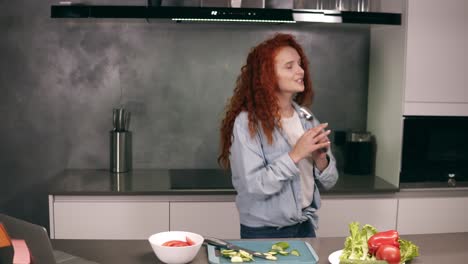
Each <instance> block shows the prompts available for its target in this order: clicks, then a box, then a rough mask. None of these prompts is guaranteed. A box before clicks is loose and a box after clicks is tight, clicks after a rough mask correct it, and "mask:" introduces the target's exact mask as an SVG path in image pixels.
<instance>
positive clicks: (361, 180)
mask: <svg viewBox="0 0 468 264" xmlns="http://www.w3.org/2000/svg"><path fill="white" fill-rule="evenodd" d="M398 190H399V189H398V187H396V186H394V185H392V184H390V183H388V182H386V181H385V180H383V179H381V178H379V177H376V176H373V175H348V174H340V177H339V180H338V182H337V184H336V185H335V187H333V188H332V189H330V190H321V193H323V194H356V193H363V194H366V193H394V192H397V191H398ZM49 194H53V195H235V194H236V191H235V190H234V188H233V186H232V183H231V175H230V172H229V171H225V170H220V169H135V170H132V171H131V172H128V173H111V172H110V171H109V170H107V169H67V170H64V171H63V172H62V173H60V174H59V175H57V176H56V177H54V178H53V180H52V181H51V183H50V186H49Z"/></svg>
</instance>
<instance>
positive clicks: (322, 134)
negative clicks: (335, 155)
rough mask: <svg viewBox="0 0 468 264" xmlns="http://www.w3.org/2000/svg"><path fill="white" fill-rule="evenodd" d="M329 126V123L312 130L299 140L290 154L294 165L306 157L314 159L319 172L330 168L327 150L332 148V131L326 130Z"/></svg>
mask: <svg viewBox="0 0 468 264" xmlns="http://www.w3.org/2000/svg"><path fill="white" fill-rule="evenodd" d="M327 126H328V123H324V124H320V125H318V126H316V127H314V128H311V129H309V130H308V131H306V132H305V133H304V134H303V135H302V136H301V137H300V138H299V139H298V140H297V142H296V145H294V147H293V149H292V150H291V151H290V152H289V156H290V157H291V159H292V160H293V161H294V163H298V162H299V161H300V160H302V159H304V158H306V157H312V159H313V160H314V162H315V163H316V164H317V166H318V169H319V170H321V171H322V170H323V169H325V168H326V167H327V166H328V160H327V149H328V148H329V147H330V140H329V139H328V135H329V134H330V130H327V131H325V130H324V129H325V128H326V127H327Z"/></svg>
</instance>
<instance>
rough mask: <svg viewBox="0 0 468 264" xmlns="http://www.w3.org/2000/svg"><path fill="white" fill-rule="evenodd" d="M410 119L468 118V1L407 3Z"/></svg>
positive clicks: (406, 97)
mask: <svg viewBox="0 0 468 264" xmlns="http://www.w3.org/2000/svg"><path fill="white" fill-rule="evenodd" d="M407 5H408V6H407V7H408V8H407V35H406V81H405V94H404V101H405V104H404V114H405V115H450V116H467V115H468V48H467V47H468V30H467V27H468V1H466V0H450V1H440V0H409V1H407Z"/></svg>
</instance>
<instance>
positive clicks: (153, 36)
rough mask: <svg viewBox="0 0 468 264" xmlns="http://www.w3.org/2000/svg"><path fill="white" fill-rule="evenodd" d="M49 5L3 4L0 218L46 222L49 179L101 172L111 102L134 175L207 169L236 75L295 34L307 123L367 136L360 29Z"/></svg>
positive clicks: (364, 41) (364, 33)
mask: <svg viewBox="0 0 468 264" xmlns="http://www.w3.org/2000/svg"><path fill="white" fill-rule="evenodd" d="M55 2H56V1H33V0H23V1H2V4H1V6H2V8H1V9H2V12H0V37H1V41H0V58H1V59H0V90H1V91H2V93H1V96H0V113H1V116H2V118H1V119H0V120H1V124H2V125H1V129H0V146H1V147H0V170H1V172H2V173H1V174H0V202H1V203H0V205H1V207H0V209H2V210H5V211H10V212H14V214H17V215H20V216H23V218H26V219H33V220H34V221H35V222H39V223H43V224H44V223H47V214H48V212H47V203H46V197H45V194H46V191H45V188H46V185H47V181H48V180H50V179H51V178H52V177H54V176H55V175H57V174H58V173H59V172H60V171H61V170H63V169H65V168H108V166H109V165H108V163H109V162H108V160H109V146H108V141H109V138H108V137H109V131H110V130H111V129H112V109H113V108H114V107H118V106H120V105H123V106H124V107H126V108H127V109H129V110H130V111H131V112H132V114H133V116H132V122H131V126H130V128H131V131H132V132H133V137H134V139H133V146H134V148H133V150H134V156H133V157H134V163H133V165H134V167H135V168H216V167H217V164H216V157H217V151H218V128H219V123H220V120H221V117H222V111H223V107H224V104H225V103H226V101H227V99H228V98H229V97H230V96H231V94H232V90H233V86H234V83H235V79H236V77H237V75H238V74H239V70H240V67H241V66H242V65H243V64H244V63H245V58H246V55H247V53H248V52H249V49H250V48H251V47H252V46H254V45H256V44H257V43H259V42H260V41H262V40H264V39H265V38H267V37H269V36H271V35H272V34H274V33H275V32H287V33H292V34H294V35H296V36H297V38H298V40H299V42H300V43H301V44H302V45H303V47H304V49H305V51H306V52H307V55H308V56H309V59H310V62H311V67H310V69H311V74H312V79H313V85H314V87H315V90H316V94H317V95H316V100H315V102H314V105H313V111H314V113H315V114H316V115H317V117H318V118H319V119H320V120H321V121H326V122H329V123H330V126H331V129H335V130H336V129H339V130H344V129H365V125H366V113H367V109H366V107H367V80H368V60H369V29H368V28H367V27H362V26H349V25H348V26H346V25H338V26H337V25H323V24H297V25H252V24H249V25H245V24H243V25H241V24H216V25H215V24H185V23H182V24H176V23H172V22H156V21H153V22H150V23H147V22H146V21H144V20H92V19H90V20H69V19H51V18H49V16H50V5H51V4H52V3H55ZM7 4H8V5H7ZM121 95H122V96H121ZM23 207H24V209H22V208H23Z"/></svg>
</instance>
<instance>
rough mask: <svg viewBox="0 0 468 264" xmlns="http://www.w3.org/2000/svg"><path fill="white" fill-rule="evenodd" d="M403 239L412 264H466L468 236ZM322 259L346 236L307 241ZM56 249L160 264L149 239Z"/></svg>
mask: <svg viewBox="0 0 468 264" xmlns="http://www.w3.org/2000/svg"><path fill="white" fill-rule="evenodd" d="M402 238H404V239H407V240H410V241H412V242H413V243H414V244H416V245H417V246H419V254H420V256H419V257H417V258H415V259H414V260H413V261H411V264H419V263H424V264H436V263H437V264H439V263H454V264H455V263H466V261H467V259H468V251H467V250H466V245H467V244H468V233H450V234H425V235H405V236H402ZM302 240H304V241H307V242H308V243H310V245H311V246H312V247H313V248H314V250H315V251H316V252H317V254H318V256H319V263H320V264H325V263H329V262H328V256H329V255H330V254H331V253H332V252H334V251H336V250H338V249H341V248H342V247H343V244H344V240H345V238H344V237H335V238H307V239H302ZM52 245H53V247H54V249H57V250H61V251H65V252H67V253H69V254H73V255H76V256H80V257H83V258H86V259H89V260H93V261H96V262H99V263H102V264H107V263H112V264H120V263H122V264H124V263H125V264H133V263H135V264H137V263H142V264H144V263H153V264H154V263H161V262H160V261H159V260H158V259H157V257H156V255H155V254H154V253H153V250H152V248H151V246H150V244H149V242H148V241H146V240H57V239H55V240H52ZM191 263H192V264H206V263H208V260H207V252H206V247H202V248H201V249H200V251H199V253H198V255H197V257H196V258H195V260H194V261H192V262H191Z"/></svg>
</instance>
